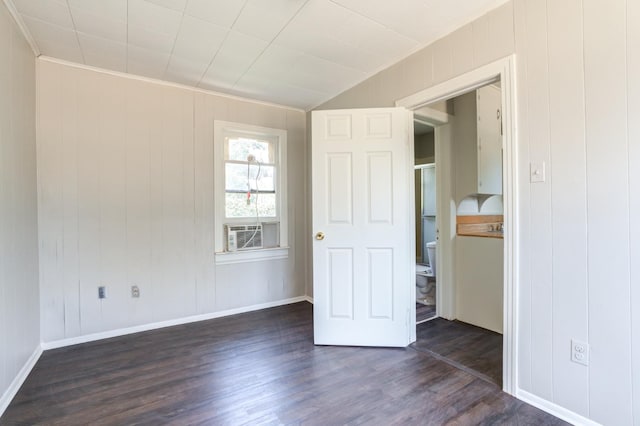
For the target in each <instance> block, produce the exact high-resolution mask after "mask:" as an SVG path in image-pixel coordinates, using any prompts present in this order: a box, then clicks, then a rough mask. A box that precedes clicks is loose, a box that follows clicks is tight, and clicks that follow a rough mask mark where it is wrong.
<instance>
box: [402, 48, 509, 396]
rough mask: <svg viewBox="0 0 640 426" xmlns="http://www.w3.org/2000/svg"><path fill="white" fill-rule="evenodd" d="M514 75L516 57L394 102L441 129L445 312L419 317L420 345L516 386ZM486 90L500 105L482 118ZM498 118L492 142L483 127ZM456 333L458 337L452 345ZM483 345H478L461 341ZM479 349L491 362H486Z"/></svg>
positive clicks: (440, 288)
mask: <svg viewBox="0 0 640 426" xmlns="http://www.w3.org/2000/svg"><path fill="white" fill-rule="evenodd" d="M512 75H513V58H512V57H509V58H506V59H503V60H501V61H497V62H495V63H492V64H489V65H486V66H484V67H481V68H479V69H477V70H475V71H472V72H470V73H467V74H464V75H462V76H459V77H456V78H454V79H452V80H450V81H447V82H444V83H441V84H439V85H436V86H434V87H432V88H430V89H427V90H425V91H422V92H419V93H416V94H414V95H411V96H409V97H407V98H405V99H402V100H400V101H398V102H396V105H398V106H404V107H406V108H407V109H409V110H412V111H414V114H416V115H419V116H420V118H421V119H424V121H426V122H427V123H429V124H431V125H433V127H434V129H435V131H434V134H435V163H436V166H437V167H436V175H437V177H436V181H437V183H438V185H437V188H438V189H437V208H436V211H437V212H436V224H437V228H436V240H437V250H436V253H437V254H436V259H437V260H436V265H437V266H436V274H435V275H436V282H437V293H436V305H437V309H436V311H437V312H436V314H437V317H438V318H436V319H435V320H432V321H428V322H426V323H421V324H419V325H418V326H417V327H418V328H417V332H416V338H417V341H416V343H414V347H416V349H425V350H427V351H431V352H433V353H434V355H435V356H438V357H442V358H447V357H448V358H449V361H450V362H451V363H452V364H454V365H456V366H458V367H460V368H463V369H468V370H474V369H475V370H476V372H477V373H479V375H480V376H482V375H484V376H485V377H483V378H487V379H489V380H490V381H493V382H494V383H497V384H498V385H501V386H502V388H503V390H504V391H505V392H507V393H514V392H515V389H516V386H515V380H516V374H515V371H516V364H515V363H516V349H517V344H516V334H515V331H516V330H515V321H516V315H515V310H516V308H517V306H516V303H515V300H516V286H515V281H516V271H517V263H516V259H517V256H516V250H517V244H516V243H517V242H516V236H517V232H516V230H517V223H516V215H515V209H516V205H517V204H516V197H515V195H516V193H515V182H516V173H515V158H516V157H515V143H514V135H515V127H514V117H513V105H514V99H513V94H514V83H513V79H512ZM482 91H489V92H494V93H493V95H491V94H490V93H489V94H487V93H484V92H482ZM481 92H482V93H481ZM496 93H497V95H496ZM479 96H480V97H482V98H483V99H482V101H484V100H485V99H484V98H485V97H486V98H491V97H493V98H494V100H495V99H497V101H498V104H497V105H498V106H497V107H496V106H495V105H492V106H490V107H488V108H485V109H486V112H487V115H486V116H483V117H480V116H479V115H478V111H480V110H483V108H484V107H483V106H482V105H481V104H480V103H479V100H478V97H479ZM456 101H459V102H457V103H459V104H460V105H455V103H456ZM465 101H466V103H467V105H466V107H468V106H469V105H472V104H473V105H472V106H473V108H471V110H472V112H473V113H472V114H471V115H473V119H472V120H471V121H469V123H470V124H468V125H467V128H466V129H465V126H464V125H463V124H462V123H458V122H457V121H459V120H460V119H461V116H462V115H464V114H461V112H462V111H463V110H464V108H465V105H464V104H465ZM456 107H457V108H456ZM456 110H457V111H456ZM489 117H491V119H490V118H489ZM482 118H483V119H482ZM496 123H499V125H498V126H497V127H493V129H492V131H493V132H494V136H495V138H494V139H495V140H494V141H493V142H494V143H493V144H490V143H488V142H489V141H488V140H487V138H488V135H487V134H486V129H485V128H483V126H485V127H486V125H491V126H494V125H495V124H496ZM496 129H497V133H496ZM465 131H466V132H467V135H466V136H465V138H466V139H469V140H471V141H472V143H471V144H468V145H465V146H463V145H461V144H460V143H459V140H460V139H461V138H462V136H464V133H465ZM470 135H471V136H470ZM480 139H482V141H481V142H479V141H480ZM416 203H418V200H416ZM416 241H417V240H416ZM418 254H419V252H418V251H416V255H418ZM417 323H418V322H417ZM425 329H428V330H427V331H425ZM483 333H487V334H483ZM425 339H427V340H425ZM428 339H431V340H428ZM474 339H475V340H474ZM426 341H429V343H428V344H425V343H424V342H426ZM452 341H453V342H457V344H455V345H453V346H451V345H449V347H447V345H446V343H447V342H449V343H450V342H452ZM479 342H482V343H483V345H480V344H478V343H479ZM481 346H482V349H481V352H480V353H478V352H474V351H473V350H470V351H466V352H465V351H462V352H460V351H458V353H457V354H456V353H455V350H453V349H459V348H460V347H467V348H475V349H479V348H480V347H481ZM482 351H483V352H482ZM439 352H440V353H439ZM480 358H481V359H482V360H483V362H485V361H486V365H485V366H484V367H488V368H485V369H484V370H483V369H482V366H480V365H478V360H479V359H480ZM444 360H445V361H447V359H444ZM474 361H475V364H474ZM480 364H482V362H481V363H480ZM478 370H479V371H478Z"/></svg>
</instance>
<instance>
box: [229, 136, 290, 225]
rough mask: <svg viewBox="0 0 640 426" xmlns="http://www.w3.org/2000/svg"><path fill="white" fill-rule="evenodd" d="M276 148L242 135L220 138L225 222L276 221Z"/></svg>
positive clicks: (274, 145)
mask: <svg viewBox="0 0 640 426" xmlns="http://www.w3.org/2000/svg"><path fill="white" fill-rule="evenodd" d="M277 145H278V144H277V142H276V141H274V140H268V139H267V138H258V137H247V136H245V135H242V136H241V135H228V136H226V137H225V138H224V185H225V188H224V190H225V200H224V205H225V218H226V219H239V218H240V219H254V218H255V219H256V220H257V221H259V219H260V218H262V219H267V218H268V219H271V220H274V219H277V217H278V208H277V203H276V199H277V195H278V194H277V190H276V179H277V176H276V173H277V170H276V167H277V165H276V157H277Z"/></svg>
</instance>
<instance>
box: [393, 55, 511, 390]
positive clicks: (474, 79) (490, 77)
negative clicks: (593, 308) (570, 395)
mask: <svg viewBox="0 0 640 426" xmlns="http://www.w3.org/2000/svg"><path fill="white" fill-rule="evenodd" d="M498 79H499V80H500V83H501V88H502V105H503V112H502V118H503V127H504V129H503V130H504V132H503V133H504V134H503V149H504V151H503V152H504V154H503V168H502V177H503V203H504V225H505V226H504V240H503V241H504V266H503V268H504V271H503V272H504V274H503V276H504V282H503V354H502V371H503V385H502V388H503V390H504V391H505V392H506V393H508V394H511V395H515V392H516V389H517V365H518V333H517V330H518V328H517V327H518V315H517V308H518V270H519V257H518V247H519V245H518V244H519V229H520V226H519V222H518V197H517V196H518V192H517V187H518V162H517V159H518V146H517V128H516V102H515V96H516V84H515V55H509V56H507V57H505V58H502V59H499V60H497V61H495V62H492V63H490V64H487V65H483V66H481V67H479V68H476V69H475V70H472V71H469V72H467V73H465V74H462V75H459V76H457V77H454V78H452V79H450V80H447V81H444V82H442V83H439V84H436V85H434V86H432V87H430V88H428V89H425V90H422V91H420V92H417V93H414V94H413V95H410V96H407V97H405V98H403V99H400V100H398V101H396V106H401V107H405V108H407V109H409V110H412V111H415V110H417V109H420V108H422V107H424V106H425V105H429V104H432V103H436V102H440V101H443V100H447V99H451V98H454V97H456V96H459V95H462V94H465V93H468V92H470V91H472V90H475V89H477V88H479V87H482V86H485V85H487V84H489V83H492V82H495V81H497V80H498ZM411 147H413V145H412V144H411ZM436 160H437V158H436ZM410 161H413V158H410ZM411 173H413V167H411ZM412 182H413V181H412ZM414 234H415V232H414ZM413 251H415V243H414V245H413V250H412V252H413ZM443 255H445V256H446V254H443ZM413 257H414V258H415V253H414V256H413ZM438 263H439V262H438ZM414 306H415V304H414ZM414 322H415V316H414Z"/></svg>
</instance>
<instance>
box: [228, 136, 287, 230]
mask: <svg viewBox="0 0 640 426" xmlns="http://www.w3.org/2000/svg"><path fill="white" fill-rule="evenodd" d="M232 137H243V138H247V139H249V138H255V139H256V140H264V141H265V142H267V143H271V144H273V146H274V147H273V148H274V158H273V163H262V166H263V167H264V166H266V167H273V168H274V170H275V179H274V181H273V191H265V190H262V191H260V190H258V191H257V192H252V193H251V194H252V197H253V196H254V194H257V197H258V200H259V199H260V195H263V194H275V196H276V205H275V208H276V212H275V213H276V214H275V216H264V217H261V218H260V219H264V220H262V222H280V210H281V206H280V205H279V203H278V200H279V199H280V198H281V194H280V186H281V185H280V184H279V178H280V168H281V167H282V166H281V165H280V163H279V152H280V143H279V140H280V139H279V138H276V137H274V136H272V135H269V136H267V135H266V134H262V135H258V134H255V133H253V134H248V133H247V132H242V133H239V132H231V131H227V132H224V134H223V136H222V140H223V142H222V143H223V158H222V162H223V166H222V167H223V185H224V192H225V197H224V200H223V203H224V206H225V209H224V218H223V220H224V223H229V224H234V225H252V224H255V223H256V221H255V214H252V215H251V216H244V217H229V216H227V210H226V203H227V197H226V194H229V193H236V194H245V195H246V193H247V190H246V189H244V190H242V191H240V190H233V191H229V190H228V188H227V173H226V170H227V164H236V165H242V166H243V167H244V168H246V166H247V165H250V166H251V167H255V165H256V163H249V162H248V161H242V160H231V159H227V158H226V154H227V153H226V152H225V149H227V146H228V144H227V140H228V139H229V138H232ZM252 183H253V182H252Z"/></svg>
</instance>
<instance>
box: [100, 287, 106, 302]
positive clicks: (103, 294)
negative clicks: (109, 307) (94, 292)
mask: <svg viewBox="0 0 640 426" xmlns="http://www.w3.org/2000/svg"><path fill="white" fill-rule="evenodd" d="M106 298H107V288H106V287H105V286H103V285H101V286H100V287H98V299H106Z"/></svg>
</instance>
